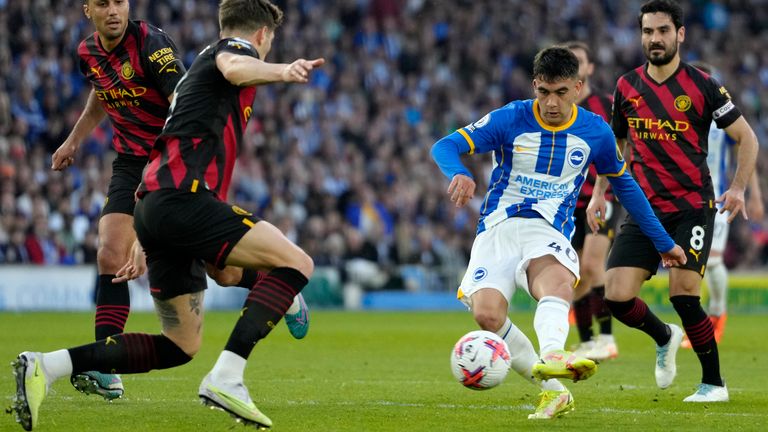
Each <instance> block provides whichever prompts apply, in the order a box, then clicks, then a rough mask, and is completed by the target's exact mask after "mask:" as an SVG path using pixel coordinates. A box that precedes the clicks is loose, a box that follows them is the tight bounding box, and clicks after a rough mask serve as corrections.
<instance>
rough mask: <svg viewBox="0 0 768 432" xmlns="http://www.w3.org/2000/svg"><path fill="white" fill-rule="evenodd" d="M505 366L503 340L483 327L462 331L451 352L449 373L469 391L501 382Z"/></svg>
mask: <svg viewBox="0 0 768 432" xmlns="http://www.w3.org/2000/svg"><path fill="white" fill-rule="evenodd" d="M509 366H510V358H509V348H508V347H507V343H506V342H504V339H502V338H500V337H499V336H498V335H497V334H495V333H491V332H489V331H485V330H475V331H471V332H469V333H467V334H465V335H464V336H462V337H461V339H459V341H458V342H456V345H454V347H453V351H452V352H451V371H452V372H453V376H454V377H456V379H457V380H459V382H460V383H461V384H462V385H463V386H464V387H467V388H470V389H472V390H487V389H490V388H493V387H496V386H497V385H499V384H501V382H502V381H504V378H505V377H506V376H507V372H508V371H509Z"/></svg>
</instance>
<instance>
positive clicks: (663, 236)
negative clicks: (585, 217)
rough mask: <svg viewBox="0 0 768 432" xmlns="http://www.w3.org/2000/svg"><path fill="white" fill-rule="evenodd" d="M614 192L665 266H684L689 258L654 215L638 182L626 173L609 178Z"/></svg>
mask: <svg viewBox="0 0 768 432" xmlns="http://www.w3.org/2000/svg"><path fill="white" fill-rule="evenodd" d="M608 178H609V180H610V182H611V186H613V192H614V193H615V194H616V196H618V197H619V201H621V204H622V205H623V206H624V208H625V209H627V211H628V212H629V214H630V215H632V218H633V219H634V220H635V222H637V224H638V226H639V227H640V230H641V231H642V232H643V234H645V235H646V236H647V237H648V238H649V239H650V240H651V241H652V242H653V245H654V246H655V247H656V250H657V251H658V252H659V254H661V257H662V263H663V264H664V266H673V265H683V264H685V263H686V261H687V258H686V256H685V253H684V252H683V249H682V248H680V246H678V245H676V244H675V242H674V240H672V237H670V236H669V234H667V231H666V230H665V229H664V227H663V226H662V225H661V222H659V219H658V218H657V217H656V215H655V214H654V213H653V209H652V208H651V204H650V203H648V199H647V198H646V197H645V195H644V194H643V191H642V190H641V189H640V186H638V184H637V182H635V180H634V179H633V178H632V177H631V176H630V175H629V173H627V172H626V171H625V172H624V173H623V174H622V175H620V176H614V177H608Z"/></svg>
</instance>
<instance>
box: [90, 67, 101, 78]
mask: <svg viewBox="0 0 768 432" xmlns="http://www.w3.org/2000/svg"><path fill="white" fill-rule="evenodd" d="M91 72H93V73H94V74H95V75H96V78H101V66H95V67H92V68H91Z"/></svg>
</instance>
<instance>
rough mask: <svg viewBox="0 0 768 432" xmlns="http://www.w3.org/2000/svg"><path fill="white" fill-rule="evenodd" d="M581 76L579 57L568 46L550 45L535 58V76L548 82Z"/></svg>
mask: <svg viewBox="0 0 768 432" xmlns="http://www.w3.org/2000/svg"><path fill="white" fill-rule="evenodd" d="M578 77H579V59H577V58H576V54H574V53H573V51H571V50H570V49H568V48H563V47H550V48H545V49H543V50H541V51H539V52H538V53H537V54H536V57H535V58H534V59H533V78H535V79H541V80H544V81H546V82H555V81H560V80H563V79H570V78H578Z"/></svg>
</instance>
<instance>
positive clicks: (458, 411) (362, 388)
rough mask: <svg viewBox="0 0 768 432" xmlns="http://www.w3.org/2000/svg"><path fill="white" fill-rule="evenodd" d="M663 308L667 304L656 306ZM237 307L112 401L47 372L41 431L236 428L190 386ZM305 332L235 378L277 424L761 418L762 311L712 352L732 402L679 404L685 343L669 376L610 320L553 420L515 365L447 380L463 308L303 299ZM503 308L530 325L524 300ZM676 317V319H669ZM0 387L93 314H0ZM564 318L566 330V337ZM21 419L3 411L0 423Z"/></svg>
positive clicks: (280, 337)
mask: <svg viewBox="0 0 768 432" xmlns="http://www.w3.org/2000/svg"><path fill="white" fill-rule="evenodd" d="M662 317H663V318H666V319H673V316H671V315H669V314H667V315H662ZM235 318H236V312H208V313H207V314H206V317H205V329H204V343H203V348H202V350H201V352H200V353H199V354H198V355H197V357H196V358H195V359H194V360H193V361H192V362H190V363H189V364H187V365H184V366H182V367H179V368H175V369H170V370H165V371H153V372H151V373H149V374H141V375H126V376H124V377H123V380H124V383H125V387H126V395H125V397H124V398H123V399H120V400H117V401H115V402H113V403H106V402H104V401H103V400H102V399H100V398H98V397H96V396H84V395H82V394H79V393H77V392H76V391H75V390H74V389H73V388H72V387H71V385H70V384H69V382H68V380H67V379H62V380H60V381H58V382H56V383H55V384H54V385H53V387H52V390H51V392H50V393H49V396H48V397H47V398H46V400H45V401H44V403H43V405H42V407H41V409H40V421H39V425H38V429H37V430H40V431H63V430H67V431H70V430H80V431H88V430H103V431H131V432H134V431H136V430H149V431H188V430H206V431H217V430H232V428H233V427H235V430H239V429H240V428H244V426H240V425H236V424H235V423H234V422H233V420H232V419H230V418H229V417H228V416H227V415H226V414H225V413H222V412H219V411H210V410H208V409H205V408H204V407H202V406H201V405H200V404H199V403H198V401H197V387H198V385H199V383H200V380H201V379H202V377H203V376H204V375H205V374H206V373H207V371H208V370H209V369H210V367H211V366H212V365H213V363H214V362H215V360H216V357H217V356H218V353H219V350H220V349H221V348H222V347H223V346H224V344H225V342H226V339H227V337H228V335H229V331H230V329H231V328H232V325H233V324H234V321H235ZM311 318H312V327H311V329H310V332H309V334H308V336H307V338H306V339H304V340H300V341H296V340H293V339H292V338H291V337H290V335H289V334H288V331H287V329H286V328H285V326H284V325H282V324H281V325H280V326H279V327H278V328H277V329H276V330H275V331H274V332H273V333H272V334H271V335H270V337H269V338H267V339H266V340H264V341H262V342H260V343H259V344H258V345H257V346H256V348H255V349H254V352H253V354H252V356H251V359H250V360H249V363H248V368H247V370H246V384H247V385H248V387H249V388H250V392H251V396H252V397H253V398H254V401H255V402H256V404H257V406H258V407H259V408H260V409H261V410H262V411H263V412H264V413H266V414H267V415H268V416H270V417H271V418H272V420H273V422H274V424H275V425H274V427H273V429H274V430H275V431H281V432H282V431H286V432H287V431H356V432H358V431H404V430H406V431H441V430H451V431H473V432H476V431H480V430H539V429H542V428H545V427H546V428H547V429H548V430H569V431H574V430H599V429H601V428H606V427H609V428H611V429H613V430H618V429H621V428H624V429H626V430H674V431H678V430H692V431H701V430H722V431H726V430H728V431H730V430H745V431H747V430H764V428H765V425H766V424H768V410H766V406H768V392H766V391H765V390H766V387H767V386H768V374H766V372H768V367H766V357H767V356H768V353H767V352H766V349H765V345H763V344H764V343H765V341H766V333H767V332H766V327H765V324H766V317H765V316H761V315H734V316H730V317H729V320H728V328H727V331H726V334H725V339H724V341H723V343H722V345H721V349H720V358H721V363H722V370H723V376H724V377H725V378H726V379H727V382H728V387H729V390H730V394H731V402H730V403H725V404H685V403H683V402H682V399H683V398H684V397H685V396H687V395H689V394H690V393H692V392H693V390H694V387H695V385H696V383H698V382H699V380H700V368H699V364H698V361H697V360H696V358H695V355H694V354H693V353H692V352H691V351H690V350H680V351H679V354H678V376H677V379H676V380H675V383H674V384H673V385H672V386H671V387H670V388H669V389H667V390H663V391H662V390H659V389H657V388H656V385H655V382H654V378H653V362H654V350H653V343H652V341H651V340H650V338H648V337H647V336H645V334H643V333H641V332H639V331H636V330H632V329H628V328H626V327H624V326H623V325H621V324H618V323H615V325H614V327H615V334H616V338H617V341H618V344H619V357H618V358H617V359H615V360H612V361H608V362H604V363H603V364H601V365H600V367H599V371H598V373H597V374H596V375H595V376H594V377H592V378H591V379H589V380H588V381H585V382H579V383H576V384H574V383H566V385H567V386H568V387H569V388H570V389H571V391H572V392H573V394H574V397H575V400H576V410H575V411H574V412H573V413H571V414H569V415H567V416H565V417H563V418H560V419H557V420H554V421H549V422H544V423H542V422H541V421H539V422H533V421H530V420H527V414H528V413H529V412H532V410H533V407H534V404H535V402H536V397H537V393H538V390H537V389H536V388H534V387H533V386H531V385H530V384H527V383H526V382H524V381H523V380H522V379H521V378H519V377H518V376H517V375H516V374H515V373H514V372H510V374H509V375H508V376H507V379H506V381H505V382H504V383H503V384H502V385H501V386H499V387H497V388H495V389H492V390H489V391H484V392H476V391H470V390H467V389H464V388H463V387H462V386H461V385H459V384H458V383H456V382H455V381H454V379H453V377H452V375H451V373H450V370H449V353H450V350H451V348H452V346H453V344H454V343H455V341H456V340H458V338H459V337H460V336H461V335H463V334H464V333H466V332H467V331H469V330H474V329H475V325H474V323H473V322H472V320H471V316H470V315H469V313H463V312H431V313H427V312H423V313H421V312H413V313H393V312H365V313H353V312H331V311H313V312H312V317H311ZM512 319H513V321H515V322H516V323H518V325H519V326H520V328H521V329H522V330H523V331H524V332H525V333H526V334H527V335H529V336H531V337H534V339H533V341H534V346H537V344H536V341H535V336H534V333H533V331H532V328H531V323H532V314H530V313H513V314H512ZM675 322H678V321H677V320H675ZM158 328H159V325H158V322H157V319H156V318H155V317H154V315H152V314H146V313H136V314H132V315H131V317H130V319H129V322H128V329H129V331H133V332H149V333H156V332H157V330H158ZM0 329H2V332H0V361H3V362H5V364H6V367H5V369H0V371H2V372H1V373H0V395H3V396H2V401H3V403H5V405H4V406H8V405H10V403H11V397H12V395H13V394H14V392H15V384H14V381H13V378H12V374H11V368H10V366H7V365H8V364H9V363H10V362H11V360H13V359H14V358H15V356H16V355H17V354H18V353H19V352H20V351H23V350H35V351H51V350H55V349H60V348H63V347H69V346H76V345H79V344H82V343H86V342H89V336H90V335H92V334H93V329H92V315H91V314H83V313H26V314H10V313H2V314H0ZM575 338H576V335H575V330H574V329H572V330H571V334H570V338H569V343H573V342H574V341H575ZM6 430H18V431H20V430H22V429H21V427H20V426H19V425H17V424H15V423H14V421H13V417H12V416H11V415H6V416H3V417H2V418H0V431H6Z"/></svg>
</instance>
